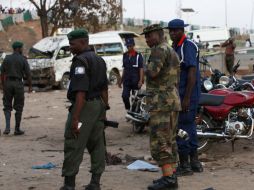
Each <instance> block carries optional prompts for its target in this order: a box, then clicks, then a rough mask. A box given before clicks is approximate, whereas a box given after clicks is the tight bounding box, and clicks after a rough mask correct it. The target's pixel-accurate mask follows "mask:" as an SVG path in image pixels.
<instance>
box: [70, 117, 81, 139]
mask: <svg viewBox="0 0 254 190" xmlns="http://www.w3.org/2000/svg"><path fill="white" fill-rule="evenodd" d="M78 123H79V120H78V119H77V118H76V117H73V118H72V122H71V131H72V134H73V135H74V136H75V138H78V135H79V133H80V131H79V128H78Z"/></svg>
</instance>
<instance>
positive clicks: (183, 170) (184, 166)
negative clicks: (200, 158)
mask: <svg viewBox="0 0 254 190" xmlns="http://www.w3.org/2000/svg"><path fill="white" fill-rule="evenodd" d="M179 160H180V164H179V165H178V166H177V168H176V175H177V176H178V177H179V176H188V175H193V171H192V169H191V165H190V163H189V156H188V155H185V154H179Z"/></svg>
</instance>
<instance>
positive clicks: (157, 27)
mask: <svg viewBox="0 0 254 190" xmlns="http://www.w3.org/2000/svg"><path fill="white" fill-rule="evenodd" d="M157 30H163V28H162V26H161V25H160V24H152V25H150V26H147V27H145V28H144V29H143V32H142V33H141V34H140V35H143V34H147V33H150V32H153V31H157Z"/></svg>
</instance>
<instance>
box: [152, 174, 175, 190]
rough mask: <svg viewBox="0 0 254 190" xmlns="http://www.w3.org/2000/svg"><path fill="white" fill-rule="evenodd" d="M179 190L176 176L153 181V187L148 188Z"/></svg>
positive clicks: (153, 189) (154, 189)
mask: <svg viewBox="0 0 254 190" xmlns="http://www.w3.org/2000/svg"><path fill="white" fill-rule="evenodd" d="M177 188H178V182H177V177H176V175H175V174H173V175H172V176H167V177H165V176H164V177H162V178H160V179H158V180H156V181H153V184H152V185H149V186H148V188H147V189H148V190H175V189H177Z"/></svg>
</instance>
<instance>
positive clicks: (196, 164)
mask: <svg viewBox="0 0 254 190" xmlns="http://www.w3.org/2000/svg"><path fill="white" fill-rule="evenodd" d="M190 165H191V169H192V171H193V172H199V173H200V172H203V171H204V169H203V166H202V164H201V163H200V161H199V160H198V152H197V151H194V152H191V153H190Z"/></svg>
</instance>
